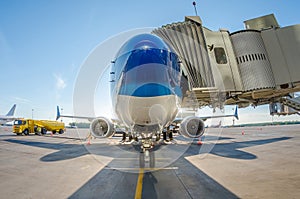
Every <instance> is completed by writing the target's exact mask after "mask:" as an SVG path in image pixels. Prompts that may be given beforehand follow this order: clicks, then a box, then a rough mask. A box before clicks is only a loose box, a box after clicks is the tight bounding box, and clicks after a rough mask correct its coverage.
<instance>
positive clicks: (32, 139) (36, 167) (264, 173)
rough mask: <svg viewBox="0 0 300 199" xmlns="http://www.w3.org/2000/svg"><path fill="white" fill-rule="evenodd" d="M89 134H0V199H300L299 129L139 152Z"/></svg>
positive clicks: (209, 133) (209, 132) (236, 131)
mask: <svg viewBox="0 0 300 199" xmlns="http://www.w3.org/2000/svg"><path fill="white" fill-rule="evenodd" d="M87 134H88V129H67V132H66V133H65V134H62V135H56V134H55V135H52V134H50V133H48V134H47V135H46V136H37V135H29V136H17V135H15V134H13V133H12V132H11V127H5V126H3V127H0V195H1V197H2V198H118V199H120V198H126V199H127V198H143V199H144V198H145V199H147V198H151V199H155V198H195V199H199V198H300V189H299V188H300V167H299V165H300V153H299V152H300V125H287V126H268V127H251V128H250V127H245V128H243V127H236V128H211V129H206V133H205V136H204V137H203V138H202V139H201V140H188V139H183V138H182V137H181V136H178V137H176V138H175V140H176V143H173V144H168V145H165V144H159V145H158V146H157V147H156V148H155V151H154V152H153V153H154V154H155V156H154V157H155V166H154V167H153V165H152V167H151V166H149V164H148V163H149V158H148V156H146V157H145V158H146V165H145V168H140V163H139V160H140V155H141V154H140V153H139V146H138V145H135V144H134V143H133V144H130V145H129V144H125V145H124V144H120V143H119V141H120V139H121V138H120V137H114V138H112V139H110V140H109V139H103V140H102V139H92V140H86V139H85V138H86V136H87Z"/></svg>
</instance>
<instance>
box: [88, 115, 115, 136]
mask: <svg viewBox="0 0 300 199" xmlns="http://www.w3.org/2000/svg"><path fill="white" fill-rule="evenodd" d="M90 131H91V132H92V134H93V136H95V137H96V138H110V137H112V136H113V134H114V125H113V123H112V122H111V121H110V120H109V119H107V118H104V117H100V118H96V119H94V120H93V121H92V123H91V125H90Z"/></svg>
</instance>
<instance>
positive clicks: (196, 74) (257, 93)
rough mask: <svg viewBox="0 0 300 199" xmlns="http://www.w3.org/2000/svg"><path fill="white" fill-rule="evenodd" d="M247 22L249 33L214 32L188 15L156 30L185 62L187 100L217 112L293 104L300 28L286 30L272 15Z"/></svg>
mask: <svg viewBox="0 0 300 199" xmlns="http://www.w3.org/2000/svg"><path fill="white" fill-rule="evenodd" d="M244 23H245V27H246V29H245V30H240V31H236V32H233V33H230V32H229V31H228V30H225V29H220V30H219V31H212V30H209V29H207V28H205V27H203V26H202V21H201V19H200V17H198V16H187V17H185V21H184V22H177V23H172V24H168V25H165V26H162V27H161V28H157V29H155V30H154V31H153V33H154V34H156V35H158V36H160V37H161V38H162V39H163V40H165V41H166V42H167V43H168V44H169V45H171V46H172V47H173V48H174V50H175V51H176V52H177V54H178V55H179V57H180V59H181V61H182V68H183V71H184V74H185V75H186V76H187V78H188V80H189V82H190V92H188V93H187V96H188V97H187V98H188V99H184V100H185V101H186V102H188V103H190V104H191V101H193V102H194V101H195V100H196V102H197V103H193V106H195V104H196V106H198V107H201V106H206V105H210V106H212V107H214V108H215V107H220V108H222V107H223V105H224V104H227V105H230V104H238V105H239V107H247V106H249V105H253V106H257V105H261V104H271V103H276V102H281V103H285V104H286V105H289V106H292V105H291V103H290V101H291V100H290V99H289V100H286V97H285V96H289V94H290V93H294V92H298V91H300V63H299V57H300V36H299V35H300V24H299V25H293V26H288V27H282V28H281V27H280V26H279V25H278V22H277V20H276V19H275V17H274V15H273V14H270V15H266V16H262V17H258V18H255V19H250V20H247V21H245V22H244ZM294 107H295V104H294V105H293V108H294Z"/></svg>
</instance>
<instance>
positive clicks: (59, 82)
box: [0, 0, 300, 123]
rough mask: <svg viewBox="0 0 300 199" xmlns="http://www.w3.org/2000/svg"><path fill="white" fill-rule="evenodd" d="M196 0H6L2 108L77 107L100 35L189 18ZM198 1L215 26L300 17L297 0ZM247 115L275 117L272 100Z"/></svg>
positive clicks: (1, 13)
mask: <svg viewBox="0 0 300 199" xmlns="http://www.w3.org/2000/svg"><path fill="white" fill-rule="evenodd" d="M192 2H193V1H188V0H164V1H158V0H153V1H149V0H148V1H144V0H131V1H130V0H128V1H96V0H88V1H83V0H51V1H50V0H49V1H45V0H24V1H21V0H11V1H5V0H0V69H1V72H0V83H1V87H2V89H1V95H0V114H1V115H2V114H5V113H6V112H7V111H8V110H9V109H10V107H11V106H12V104H14V103H16V104H17V109H16V115H17V116H20V117H28V118H31V117H32V113H33V116H34V118H39V119H54V117H55V109H56V105H60V106H61V107H62V108H63V112H64V113H66V114H72V112H73V109H72V97H73V89H74V83H75V80H76V77H77V74H78V71H79V70H80V66H81V65H82V63H83V62H84V60H85V58H86V57H87V56H88V55H89V53H90V52H91V51H92V50H93V49H94V48H95V47H96V46H97V45H98V44H99V43H101V42H103V41H105V40H106V39H107V38H109V37H111V36H113V35H116V34H119V33H120V32H124V31H128V30H131V29H135V28H144V27H160V26H162V25H164V24H168V23H172V22H177V21H183V20H184V16H187V15H194V14H195V12H194V7H193V6H192ZM196 2H197V11H198V15H200V17H201V19H202V21H203V24H204V26H205V27H207V28H209V29H211V30H218V29H219V28H226V29H228V30H229V31H230V32H234V31H237V30H241V29H244V25H243V21H245V20H247V19H251V18H254V17H258V16H262V15H266V14H270V13H274V14H275V16H276V18H277V20H278V22H279V24H280V25H281V26H282V27H284V26H288V25H294V24H298V23H300V16H299V14H298V13H299V7H300V2H298V1H282V0H264V1H262V0H242V1H241V0H228V1H221V0H216V1H208V0H207V1H204V0H202V1H196ZM107 97H108V96H107ZM32 109H34V111H33V112H32ZM100 109H101V108H100ZM229 111H231V108H229ZM240 117H241V118H243V119H241V121H240V122H241V123H243V122H247V121H249V122H253V121H262V120H265V121H270V117H269V116H268V108H267V107H265V106H264V107H258V108H256V109H253V108H247V109H240ZM250 118H251V119H250ZM276 119H277V117H274V120H276ZM279 119H287V120H290V119H291V120H293V119H299V116H292V117H285V118H283V117H280V118H279Z"/></svg>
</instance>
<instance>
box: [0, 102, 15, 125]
mask: <svg viewBox="0 0 300 199" xmlns="http://www.w3.org/2000/svg"><path fill="white" fill-rule="evenodd" d="M16 106H17V105H16V104H14V105H13V106H12V107H11V109H10V110H9V111H8V113H7V114H6V115H0V125H3V124H6V123H7V122H12V121H14V120H15V119H16V118H15V117H14V114H15V110H16Z"/></svg>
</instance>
